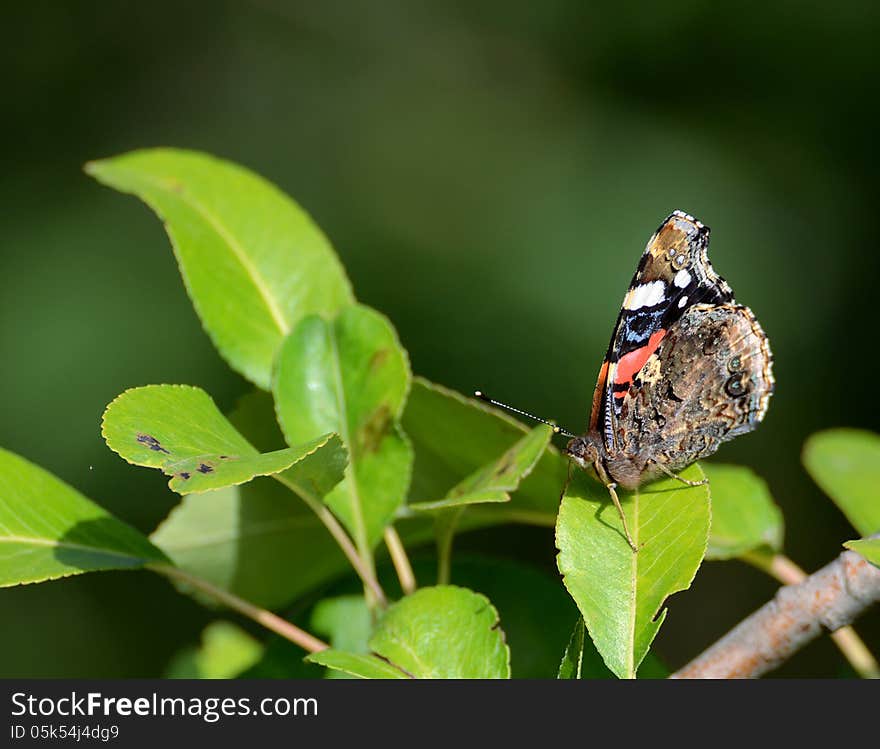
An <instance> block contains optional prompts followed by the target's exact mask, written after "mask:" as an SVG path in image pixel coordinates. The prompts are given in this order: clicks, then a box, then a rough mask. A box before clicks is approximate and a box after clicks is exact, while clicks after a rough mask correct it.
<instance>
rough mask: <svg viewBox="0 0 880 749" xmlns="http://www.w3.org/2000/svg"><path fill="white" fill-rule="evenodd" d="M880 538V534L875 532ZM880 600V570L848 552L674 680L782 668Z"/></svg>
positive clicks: (787, 590) (784, 591) (785, 591)
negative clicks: (798, 652) (794, 657)
mask: <svg viewBox="0 0 880 749" xmlns="http://www.w3.org/2000/svg"><path fill="white" fill-rule="evenodd" d="M872 538H880V534H877V535H876V536H872ZM877 602H880V568H877V567H875V566H874V565H872V564H871V563H870V562H868V561H867V560H865V559H864V558H863V557H861V556H860V555H859V554H856V553H855V552H854V551H845V552H843V554H841V555H840V556H839V557H837V559H835V560H834V561H833V562H831V563H830V564H827V565H825V567H823V568H822V569H821V570H819V571H818V572H815V573H813V574H812V575H810V576H809V577H807V578H806V579H805V580H804V581H803V582H801V583H798V584H797V585H786V586H784V587H782V588H780V589H779V591H778V592H777V593H776V595H775V596H774V598H773V600H772V601H770V602H769V603H766V604H764V605H763V606H762V607H761V608H759V609H758V610H757V611H756V612H755V613H754V614H752V615H751V616H749V617H748V618H747V619H744V620H743V621H742V622H740V623H739V624H738V625H737V626H736V627H734V628H733V629H732V630H730V632H728V633H727V634H726V635H724V637H722V638H721V639H720V640H719V641H718V642H716V643H715V644H714V645H712V647H710V648H709V649H708V650H706V651H705V652H704V653H703V654H702V655H700V656H698V657H697V658H695V659H694V660H693V661H691V662H690V663H689V664H687V665H686V666H685V667H684V668H682V669H680V670H679V671H677V672H676V673H674V674H672V677H671V678H674V679H744V678H752V677H756V676H760V675H761V674H764V673H766V672H767V671H771V670H772V669H774V668H776V667H777V666H779V665H780V664H781V663H783V662H784V661H785V660H787V659H788V658H790V657H791V656H792V655H793V654H794V653H796V652H797V651H798V650H800V649H801V648H802V647H804V646H805V645H806V644H807V643H808V642H811V641H812V640H814V639H816V638H817V637H818V636H819V635H820V634H822V632H823V631H828V632H834V631H836V630H838V629H840V628H841V627H845V626H846V625H848V624H850V623H851V622H852V621H854V620H855V619H856V618H857V617H858V616H860V615H861V614H862V613H864V611H865V610H866V609H867V608H869V607H870V606H871V605H872V604H875V603H877Z"/></svg>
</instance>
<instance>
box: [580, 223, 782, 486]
mask: <svg viewBox="0 0 880 749" xmlns="http://www.w3.org/2000/svg"><path fill="white" fill-rule="evenodd" d="M708 244H709V229H708V227H706V226H704V225H703V224H702V223H700V222H699V221H697V220H696V219H694V218H693V217H692V216H689V215H687V214H684V213H682V212H680V211H676V212H674V213H673V214H672V215H670V216H669V217H668V218H667V219H666V220H665V221H664V222H663V223H662V224H661V225H660V227H659V228H658V230H657V231H656V232H655V233H654V235H653V236H652V237H651V239H650V240H649V242H648V245H647V247H646V249H645V252H644V254H643V255H642V258H641V260H640V262H639V265H638V268H637V270H636V273H635V275H634V276H633V280H632V282H631V284H630V288H629V290H628V291H627V293H626V296H625V297H624V301H623V306H622V309H621V311H620V315H619V316H618V319H617V324H616V326H615V330H614V334H613V335H612V338H611V343H610V344H609V347H608V352H607V354H606V356H605V361H604V362H603V363H602V366H601V368H600V371H599V378H598V381H597V383H596V388H595V391H594V395H593V408H592V412H591V416H590V426H589V429H588V431H587V433H586V434H585V435H583V436H581V437H575V438H574V439H572V440H571V441H570V442H569V444H568V447H567V449H566V452H567V454H568V455H569V456H570V457H571V458H572V459H573V460H574V461H575V462H576V463H577V464H578V465H580V466H581V467H582V468H584V469H586V470H593V471H595V473H596V474H597V476H598V478H599V479H600V480H601V481H602V482H603V483H604V484H606V485H609V486H614V485H619V486H621V487H624V488H627V489H634V488H636V487H638V486H639V485H641V484H643V483H645V482H648V481H651V480H653V479H655V478H659V477H662V476H664V475H667V476H668V475H675V474H677V473H678V472H679V471H681V470H682V469H684V468H685V467H687V466H688V465H690V464H691V463H693V462H694V461H696V460H699V459H701V458H705V457H707V456H708V455H711V454H712V453H714V452H715V451H716V450H717V449H718V446H719V445H720V444H721V443H722V442H725V441H727V440H730V439H733V438H734V437H736V436H738V435H740V434H744V433H746V432H749V431H752V430H753V429H754V428H755V427H756V426H757V425H758V424H759V423H760V421H761V420H762V419H763V417H764V414H765V413H766V411H767V406H768V401H769V399H770V395H771V394H772V392H773V385H774V380H773V374H772V354H771V352H770V346H769V342H768V340H767V336H766V335H765V334H764V332H763V330H762V329H761V326H760V324H759V323H758V321H757V320H756V319H755V316H754V315H753V314H752V312H751V310H749V308H748V307H744V306H742V305H739V304H737V303H736V302H735V300H734V296H733V291H732V289H731V288H730V286H729V285H728V284H727V282H726V281H724V279H723V278H721V277H720V276H718V275H717V274H716V273H715V272H714V270H713V268H712V265H711V263H710V262H709V259H708V255H707V250H708Z"/></svg>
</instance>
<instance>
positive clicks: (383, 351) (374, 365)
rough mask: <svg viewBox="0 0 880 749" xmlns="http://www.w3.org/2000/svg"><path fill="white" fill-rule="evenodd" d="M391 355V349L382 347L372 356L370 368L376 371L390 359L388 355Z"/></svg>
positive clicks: (371, 370)
mask: <svg viewBox="0 0 880 749" xmlns="http://www.w3.org/2000/svg"><path fill="white" fill-rule="evenodd" d="M389 356H391V349H387V348H380V349H379V350H378V351H377V352H376V353H374V354H373V355H372V356H371V357H370V363H369V365H368V366H369V369H370V372H375V371H376V370H377V369H379V368H380V367H381V366H382V365H383V364H384V363H385V362H386V361H388V357H389Z"/></svg>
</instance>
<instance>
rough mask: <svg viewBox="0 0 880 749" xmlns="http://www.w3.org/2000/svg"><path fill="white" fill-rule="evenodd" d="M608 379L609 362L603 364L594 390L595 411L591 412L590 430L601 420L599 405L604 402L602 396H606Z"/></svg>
mask: <svg viewBox="0 0 880 749" xmlns="http://www.w3.org/2000/svg"><path fill="white" fill-rule="evenodd" d="M607 378H608V362H607V361H606V362H602V368H601V369H600V370H599V377H598V378H597V379H596V389H595V390H593V410H592V411H590V429H594V428H595V427H596V422H597V421H598V419H599V404H600V403H601V402H602V396H603V395H604V394H605V380H606V379H607Z"/></svg>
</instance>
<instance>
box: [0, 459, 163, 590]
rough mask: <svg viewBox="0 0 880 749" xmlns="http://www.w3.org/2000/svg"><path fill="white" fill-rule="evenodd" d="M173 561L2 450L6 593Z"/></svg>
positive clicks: (0, 521)
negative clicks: (12, 587)
mask: <svg viewBox="0 0 880 749" xmlns="http://www.w3.org/2000/svg"><path fill="white" fill-rule="evenodd" d="M167 561H168V560H167V558H166V557H165V555H164V554H162V552H161V551H159V549H157V548H156V547H155V546H153V545H152V544H151V543H150V542H149V541H147V539H146V538H144V536H142V535H141V534H140V533H138V532H137V531H136V530H135V529H134V528H132V527H131V526H129V525H126V524H125V523H123V522H122V521H120V520H117V519H116V518H114V517H113V516H112V515H110V514H109V513H107V512H105V511H104V510H103V509H101V508H100V507H99V506H98V505H96V504H95V503H94V502H92V501H91V500H89V499H86V497H84V496H83V495H82V494H80V493H79V492H78V491H76V489H74V488H73V487H71V486H68V485H67V484H65V483H64V482H63V481H61V480H60V479H58V478H56V477H55V476H53V475H52V474H51V473H49V472H48V471H45V470H43V469H42V468H40V467H39V466H36V465H34V464H33V463H30V462H28V461H27V460H25V459H24V458H22V457H20V456H18V455H15V454H14V453H11V452H8V451H6V450H2V449H0V587H7V586H10V585H20V584H22V583H37V582H42V581H44V580H54V579H55V578H58V577H66V576H67V575H77V574H80V573H82V572H91V571H94V570H110V569H130V568H135V567H143V566H144V565H145V564H149V563H150V562H167Z"/></svg>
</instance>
